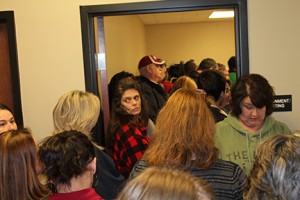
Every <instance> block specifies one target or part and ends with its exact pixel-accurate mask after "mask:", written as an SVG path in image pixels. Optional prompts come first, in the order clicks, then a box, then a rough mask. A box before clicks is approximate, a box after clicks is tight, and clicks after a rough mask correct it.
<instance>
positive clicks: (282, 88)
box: [0, 0, 300, 140]
mask: <svg viewBox="0 0 300 200" xmlns="http://www.w3.org/2000/svg"><path fill="white" fill-rule="evenodd" d="M144 1H146V0H144ZM124 2H137V1H131V0H76V1H74V0H64V1H59V0H51V1H50V0H45V1H36V0H27V1H1V4H0V10H1V11H6V10H14V12H15V22H16V37H17V46H18V56H19V70H20V79H21V80H20V81H21V96H22V106H23V115H24V122H25V125H26V126H29V127H30V128H31V129H32V130H33V132H34V135H35V136H36V138H37V139H38V140H39V139H41V138H43V137H45V136H46V135H48V134H49V132H50V131H51V129H52V118H51V117H52V116H51V115H52V110H53V107H54V105H55V104H56V102H57V100H58V98H59V97H60V96H61V95H62V94H63V93H65V92H68V91H70V90H73V89H82V90H84V89H85V86H84V70H83V57H82V41H81V26H80V12H79V6H80V5H97V4H108V3H109V4H111V3H124ZM299 7H300V1H295V0H285V1H282V0H264V1H261V0H248V25H249V50H250V72H252V73H260V74H262V75H264V76H266V77H267V78H268V79H269V80H270V83H271V84H272V85H273V86H274V87H275V88H276V92H277V94H292V95H293V112H287V113H278V114H275V117H277V118H278V119H280V120H282V121H284V122H286V123H287V124H288V125H289V126H290V127H291V129H293V130H294V129H297V128H298V129H299V128H300V127H299V126H300V125H298V124H297V122H298V117H299V113H300V110H299V109H300V108H299V104H298V102H300V97H299V95H300V91H299V89H297V87H298V85H297V84H296V83H297V79H298V76H299V67H298V66H297V65H298V63H299V49H300V40H299V35H300V24H299V23H298V21H297V20H298V19H299V18H300V12H298V8H299Z"/></svg>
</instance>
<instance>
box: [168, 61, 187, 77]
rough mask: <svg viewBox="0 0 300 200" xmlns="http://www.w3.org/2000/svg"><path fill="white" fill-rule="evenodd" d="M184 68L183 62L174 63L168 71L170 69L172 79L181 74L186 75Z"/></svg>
mask: <svg viewBox="0 0 300 200" xmlns="http://www.w3.org/2000/svg"><path fill="white" fill-rule="evenodd" d="M183 70H184V68H183V64H173V65H171V66H170V67H169V68H168V69H167V71H168V74H169V78H170V79H175V80H176V79H177V78H179V77H181V76H183V75H184V71H183Z"/></svg>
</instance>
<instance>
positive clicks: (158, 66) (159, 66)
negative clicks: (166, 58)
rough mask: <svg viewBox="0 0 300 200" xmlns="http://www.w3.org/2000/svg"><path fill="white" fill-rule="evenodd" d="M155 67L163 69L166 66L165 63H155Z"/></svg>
mask: <svg viewBox="0 0 300 200" xmlns="http://www.w3.org/2000/svg"><path fill="white" fill-rule="evenodd" d="M154 65H155V66H156V67H157V68H159V69H164V68H166V65H157V64H154Z"/></svg>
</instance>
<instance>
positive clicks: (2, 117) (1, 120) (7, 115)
mask: <svg viewBox="0 0 300 200" xmlns="http://www.w3.org/2000/svg"><path fill="white" fill-rule="evenodd" d="M17 128H18V127H17V124H16V121H15V118H14V116H13V115H12V113H11V112H10V111H8V110H0V134H1V133H3V132H5V131H9V130H16V129H17Z"/></svg>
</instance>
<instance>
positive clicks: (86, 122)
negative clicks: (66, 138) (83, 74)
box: [53, 90, 100, 135]
mask: <svg viewBox="0 0 300 200" xmlns="http://www.w3.org/2000/svg"><path fill="white" fill-rule="evenodd" d="M99 114H100V100H99V98H98V97H97V96H96V95H94V94H92V93H90V92H84V91H80V90H74V91H71V92H68V93H66V94H64V95H63V96H62V97H60V99H59V101H58V102H57V104H56V106H55V108H54V110H53V122H54V133H58V132H62V131H67V130H77V131H80V132H83V133H85V134H87V135H89V133H90V132H91V130H92V128H93V127H94V126H95V125H96V123H97V121H98V117H99Z"/></svg>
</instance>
